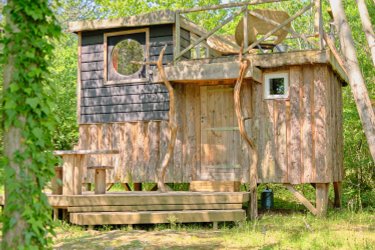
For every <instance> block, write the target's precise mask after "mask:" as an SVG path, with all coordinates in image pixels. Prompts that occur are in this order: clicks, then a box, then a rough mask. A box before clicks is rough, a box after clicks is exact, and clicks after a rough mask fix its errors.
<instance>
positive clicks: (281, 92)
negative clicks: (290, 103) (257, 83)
mask: <svg viewBox="0 0 375 250" xmlns="http://www.w3.org/2000/svg"><path fill="white" fill-rule="evenodd" d="M288 79H289V77H288V73H284V72H280V73H278V72H277V73H268V74H267V73H266V74H265V77H264V81H265V82H264V98H266V99H284V98H288V92H289V91H288V85H289V84H288Z"/></svg>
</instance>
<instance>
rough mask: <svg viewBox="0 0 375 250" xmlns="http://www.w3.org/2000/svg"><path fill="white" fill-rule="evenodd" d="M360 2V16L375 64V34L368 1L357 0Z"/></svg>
mask: <svg viewBox="0 0 375 250" xmlns="http://www.w3.org/2000/svg"><path fill="white" fill-rule="evenodd" d="M356 1H357V4H358V10H359V16H360V17H361V21H362V26H363V31H364V32H365V35H366V39H367V43H368V46H369V47H370V53H371V57H372V63H373V64H374V66H375V34H374V30H373V29H372V25H371V21H370V16H369V14H368V11H367V7H366V3H365V1H364V0H356Z"/></svg>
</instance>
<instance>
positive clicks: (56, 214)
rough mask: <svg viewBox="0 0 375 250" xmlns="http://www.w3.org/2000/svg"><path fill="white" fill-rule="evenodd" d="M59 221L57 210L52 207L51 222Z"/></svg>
mask: <svg viewBox="0 0 375 250" xmlns="http://www.w3.org/2000/svg"><path fill="white" fill-rule="evenodd" d="M58 219H59V209H58V208H56V207H54V208H53V220H54V221H56V220H58Z"/></svg>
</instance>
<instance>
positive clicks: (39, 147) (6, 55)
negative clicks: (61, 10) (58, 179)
mask: <svg viewBox="0 0 375 250" xmlns="http://www.w3.org/2000/svg"><path fill="white" fill-rule="evenodd" d="M48 4H49V1H47V0H32V1H31V0H27V1H21V0H9V1H7V5H6V6H5V7H4V9H3V15H4V16H5V18H6V24H5V27H4V37H3V38H2V44H3V46H4V47H3V58H2V61H3V64H5V65H4V86H3V95H2V117H3V120H2V126H3V129H4V152H3V155H4V157H3V158H2V161H1V165H2V166H1V167H3V169H4V173H5V178H4V186H5V208H4V212H3V217H2V222H3V240H2V249H44V248H48V247H49V244H50V243H51V234H53V227H52V220H51V209H50V206H49V204H48V202H47V197H46V196H45V194H43V192H42V190H43V188H44V187H45V186H46V184H47V182H48V181H49V180H50V179H51V177H52V176H53V169H54V163H55V159H54V157H53V155H52V154H51V153H50V152H51V149H52V140H51V133H52V131H53V128H54V125H55V124H56V121H55V119H54V116H53V114H52V112H51V106H52V97H53V86H52V84H51V83H50V82H49V81H48V77H49V76H48V73H49V72H48V65H49V60H50V59H51V58H50V57H49V55H51V54H52V50H53V46H52V40H53V39H54V38H56V37H58V35H59V34H60V32H61V31H60V27H59V26H58V25H57V22H56V19H55V16H54V14H53V13H52V11H51V10H50V9H49V7H48Z"/></svg>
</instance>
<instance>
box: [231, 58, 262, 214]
mask: <svg viewBox="0 0 375 250" xmlns="http://www.w3.org/2000/svg"><path fill="white" fill-rule="evenodd" d="M249 66H250V61H249V60H242V55H241V53H240V73H239V77H238V79H237V81H236V85H235V87H234V107H235V111H236V116H237V121H238V127H239V130H240V135H241V137H242V138H243V139H244V140H245V142H246V144H247V145H248V147H249V152H250V156H251V164H250V180H249V182H250V188H249V189H250V190H249V191H250V203H249V209H248V214H250V217H251V219H255V218H256V217H257V199H256V187H257V165H258V153H257V148H256V145H255V143H254V142H253V141H252V140H251V138H250V137H249V135H248V134H247V132H246V128H245V118H244V117H243V115H242V108H241V87H242V83H243V79H244V77H245V74H246V72H247V70H248V68H249Z"/></svg>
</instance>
